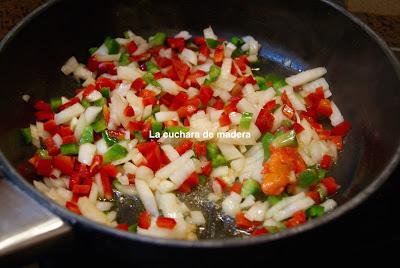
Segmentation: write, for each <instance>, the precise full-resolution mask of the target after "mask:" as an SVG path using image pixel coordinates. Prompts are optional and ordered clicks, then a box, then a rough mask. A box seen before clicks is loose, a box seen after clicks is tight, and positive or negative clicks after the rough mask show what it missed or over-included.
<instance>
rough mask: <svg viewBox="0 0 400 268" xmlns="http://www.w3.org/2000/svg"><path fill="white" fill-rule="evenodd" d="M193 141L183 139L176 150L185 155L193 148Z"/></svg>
mask: <svg viewBox="0 0 400 268" xmlns="http://www.w3.org/2000/svg"><path fill="white" fill-rule="evenodd" d="M192 145H193V142H192V141H191V140H184V141H182V142H181V143H180V144H179V145H178V146H177V147H176V148H175V150H176V151H177V152H178V153H179V155H183V154H184V153H185V152H186V151H187V150H189V149H191V148H192Z"/></svg>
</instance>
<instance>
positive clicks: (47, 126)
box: [43, 120, 58, 133]
mask: <svg viewBox="0 0 400 268" xmlns="http://www.w3.org/2000/svg"><path fill="white" fill-rule="evenodd" d="M43 128H44V130H46V131H47V132H49V133H53V132H54V131H55V130H56V129H57V128H58V126H57V124H56V122H55V121H54V120H49V121H47V122H46V123H44V124H43Z"/></svg>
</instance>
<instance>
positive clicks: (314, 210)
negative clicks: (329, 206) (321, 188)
mask: <svg viewBox="0 0 400 268" xmlns="http://www.w3.org/2000/svg"><path fill="white" fill-rule="evenodd" d="M324 214H325V208H324V207H323V206H318V205H313V206H311V207H310V208H308V209H307V210H306V215H307V217H308V218H318V217H321V216H323V215H324Z"/></svg>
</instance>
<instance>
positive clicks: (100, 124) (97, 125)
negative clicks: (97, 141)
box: [91, 114, 107, 133]
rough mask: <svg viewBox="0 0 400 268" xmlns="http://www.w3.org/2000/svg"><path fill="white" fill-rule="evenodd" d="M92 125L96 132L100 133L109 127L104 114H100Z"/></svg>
mask: <svg viewBox="0 0 400 268" xmlns="http://www.w3.org/2000/svg"><path fill="white" fill-rule="evenodd" d="M91 126H92V128H93V130H94V132H96V133H100V132H103V131H104V130H105V129H106V128H107V123H106V120H104V117H103V115H102V114H100V115H98V116H97V119H96V121H94V123H92V125H91Z"/></svg>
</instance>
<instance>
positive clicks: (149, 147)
mask: <svg viewBox="0 0 400 268" xmlns="http://www.w3.org/2000/svg"><path fill="white" fill-rule="evenodd" d="M157 147H158V145H157V142H155V141H149V142H144V143H139V144H138V145H137V149H138V150H139V152H140V153H142V154H143V155H147V154H149V153H151V152H152V151H154V150H155V149H156V148H157Z"/></svg>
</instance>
